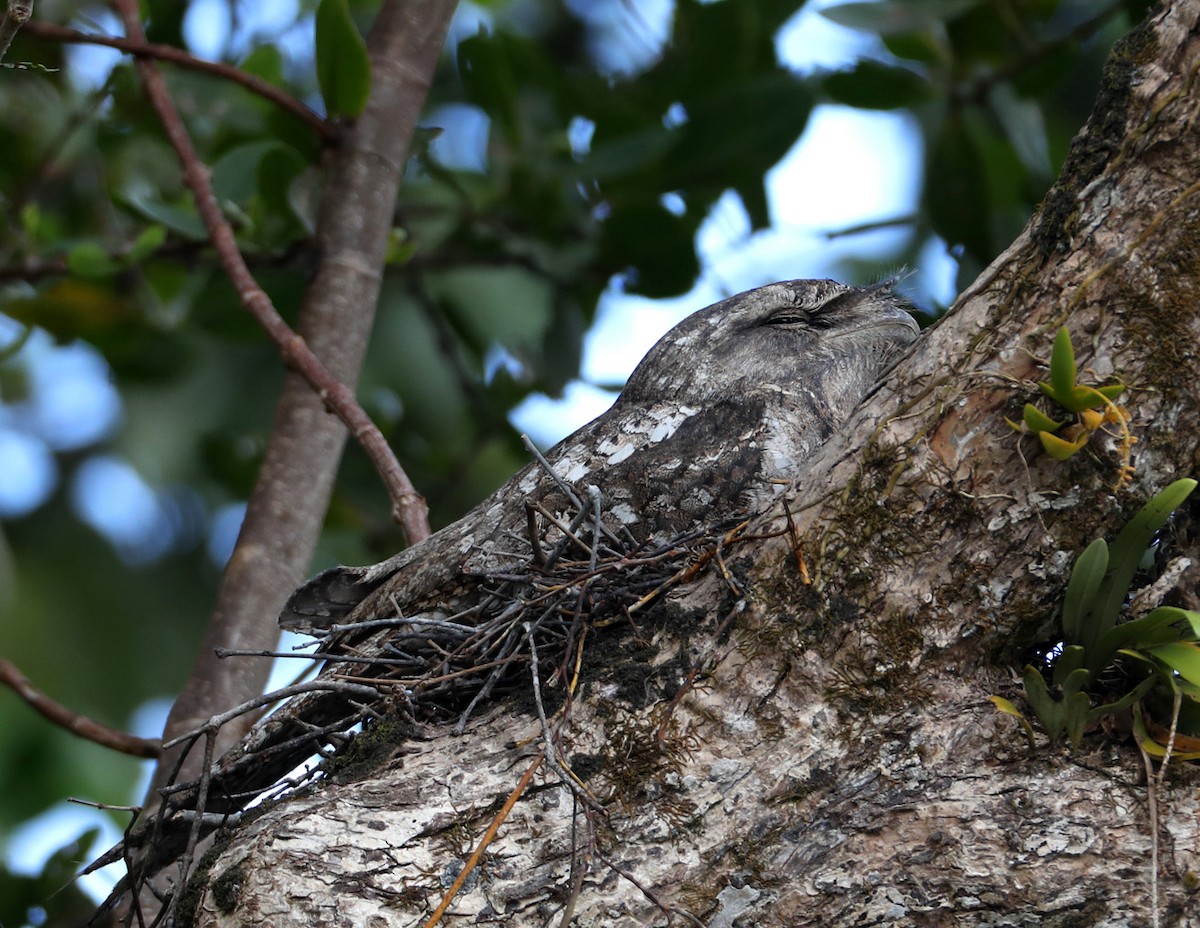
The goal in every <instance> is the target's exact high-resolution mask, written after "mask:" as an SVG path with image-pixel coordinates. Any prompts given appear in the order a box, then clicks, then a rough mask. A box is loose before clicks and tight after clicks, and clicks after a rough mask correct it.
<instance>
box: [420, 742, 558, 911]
mask: <svg viewBox="0 0 1200 928" xmlns="http://www.w3.org/2000/svg"><path fill="white" fill-rule="evenodd" d="M543 757H544V755H542V754H539V755H538V756H537V757H535V758H534V759H533V763H532V764H530V765H529V769H527V770H526V771H525V773H523V774H522V775H521V779H520V780H519V781H518V782H517V785H516V786H515V787H513V791H512V792H511V793H509V794H508V798H507V799H506V800H504V805H502V806H501V807H500V811H499V812H497V813H496V814H495V816H493V818H492V820H491V822H490V823H489V824H488V827H487V830H486V831H485V832H484V833H483V837H482V838H480V839H479V844H478V846H477V847H476V848H475V850H474V851H473V852H472V854H471V856H470V857H468V858H467V862H466V863H465V864H464V865H463V868H462V869H461V870H460V871H458V876H457V877H455V879H454V882H453V883H451V884H450V888H449V889H448V890H446V895H444V896H443V897H442V901H441V902H440V903H438V907H437V908H436V909H434V910H433V914H432V915H431V916H429V921H427V922H426V923H425V928H434V926H435V925H437V923H438V922H440V921H441V920H442V916H443V915H445V914H446V910H447V909H448V908H450V903H451V902H453V901H454V897H455V896H457V895H458V891H459V890H460V889H462V888H463V884H464V883H466V882H467V877H468V876H470V875H471V871H473V870H474V869H475V867H476V866H478V864H479V860H480V858H482V857H483V852H484V851H485V850H486V849H487V846H488V845H489V844H491V843H492V840H493V839H494V838H495V837H496V832H498V831H499V830H500V826H501V825H503V824H504V820H505V819H506V818H508V813H509V812H511V811H512V808H513V806H515V805H516V804H517V800H518V799H520V798H521V794H522V793H524V792H525V789H526V788H527V787H528V786H529V783H530V781H531V780H532V779H533V775H534V774H535V773H537V769H538V767H540V766H541V765H542V759H543Z"/></svg>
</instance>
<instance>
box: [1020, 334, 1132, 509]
mask: <svg viewBox="0 0 1200 928" xmlns="http://www.w3.org/2000/svg"><path fill="white" fill-rule="evenodd" d="M1078 378H1079V372H1078V369H1077V368H1076V365H1075V348H1074V346H1073V345H1072V344H1071V333H1070V332H1069V331H1067V329H1066V327H1065V326H1064V327H1063V328H1061V329H1059V331H1058V335H1057V337H1055V339H1054V348H1053V350H1052V351H1051V353H1050V379H1049V380H1047V381H1042V382H1040V383H1039V384H1038V386H1039V387H1040V388H1041V391H1042V393H1043V394H1045V395H1046V396H1047V397H1048V398H1049V399H1051V400H1052V401H1053V402H1054V403H1056V404H1057V405H1058V406H1059V407H1061V408H1062V409H1063V410H1064V411H1065V412H1067V413H1070V414H1071V415H1072V416H1073V418H1070V419H1063V420H1062V421H1059V420H1058V419H1055V418H1054V417H1052V416H1051V415H1050V414H1048V413H1046V412H1043V411H1042V410H1040V409H1038V407H1037V406H1035V405H1033V403H1026V404H1025V408H1024V410H1023V412H1022V417H1021V418H1022V421H1021V422H1013V421H1012V420H1011V419H1006V420H1005V421H1006V422H1007V423H1008V424H1009V425H1010V426H1012V427H1013V428H1014V429H1016V430H1017V431H1018V432H1021V433H1023V434H1024V433H1026V432H1028V433H1031V434H1033V435H1036V436H1037V437H1038V441H1040V442H1041V444H1042V448H1043V449H1044V450H1045V452H1046V453H1047V454H1048V455H1050V456H1051V457H1052V458H1054V459H1055V460H1056V461H1065V460H1066V459H1067V458H1069V457H1071V456H1072V455H1074V454H1075V453H1076V452H1078V451H1079V450H1080V449H1081V448H1083V446H1084V445H1086V444H1087V442H1088V439H1089V438H1091V437H1092V435H1093V434H1094V433H1095V432H1097V431H1099V430H1100V429H1102V428H1103V427H1104V426H1105V425H1110V424H1111V425H1116V426H1117V427H1118V429H1119V430H1120V434H1119V438H1118V444H1117V450H1118V452H1119V453H1120V455H1121V473H1120V476H1119V477H1118V480H1117V483H1118V489H1120V488H1121V487H1124V486H1125V485H1126V484H1127V483H1128V482H1129V480H1130V478H1131V477H1132V475H1133V467H1132V465H1131V463H1130V460H1131V458H1132V455H1133V445H1134V443H1135V442H1136V439H1135V438H1134V437H1133V436H1132V435H1130V433H1129V413H1128V411H1127V410H1125V409H1124V408H1123V407H1121V406H1118V405H1117V404H1116V403H1115V402H1114V400H1116V398H1117V397H1118V396H1120V395H1121V394H1122V393H1123V392H1124V391H1125V385H1124V384H1122V383H1114V384H1107V385H1105V386H1095V385H1092V384H1081V383H1079V381H1078Z"/></svg>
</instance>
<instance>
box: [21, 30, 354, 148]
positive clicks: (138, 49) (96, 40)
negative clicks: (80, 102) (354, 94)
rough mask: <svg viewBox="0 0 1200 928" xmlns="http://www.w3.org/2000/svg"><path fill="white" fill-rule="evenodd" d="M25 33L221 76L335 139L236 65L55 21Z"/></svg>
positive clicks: (293, 102)
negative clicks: (74, 27)
mask: <svg viewBox="0 0 1200 928" xmlns="http://www.w3.org/2000/svg"><path fill="white" fill-rule="evenodd" d="M25 32H26V34H27V35H31V36H33V37H34V38H38V39H44V40H45V41H47V42H63V43H67V44H73V45H103V46H105V47H106V48H115V49H118V50H120V51H123V52H128V53H129V54H131V55H139V56H143V57H147V58H156V59H158V60H159V61H169V62H171V63H172V64H177V65H179V66H180V67H181V68H188V69H190V70H192V71H199V72H200V73H202V74H211V75H213V76H214V77H219V78H222V79H223V80H227V81H231V82H232V83H234V84H237V85H239V86H241V87H245V88H246V89H247V90H248V91H250V92H251V93H253V94H257V95H258V96H260V97H262V98H263V99H264V100H270V101H271V102H272V103H274V104H275V105H276V106H278V107H279V108H280V109H282V110H286V111H287V112H289V113H291V114H292V115H293V116H295V117H296V118H297V119H299V120H301V121H302V122H304V123H306V124H307V125H308V127H309V128H310V129H312V130H313V132H315V133H316V134H317V135H318V136H319V137H320V138H322V139H324V140H326V141H333V139H334V138H335V131H334V129H333V127H332V126H330V125H329V123H327V122H326V121H325V120H324V119H322V118H321V116H320V115H318V114H317V113H315V112H313V111H312V110H310V109H309V108H308V107H307V106H305V105H304V104H303V103H301V102H300V101H299V100H297V99H296V98H295V97H293V96H292V95H291V94H289V93H287V92H286V91H284V90H281V89H280V88H278V87H276V86H275V85H274V84H271V83H268V82H267V81H265V80H263V79H262V78H261V77H257V76H255V75H253V74H247V73H246V72H245V71H243V70H241V69H240V68H235V67H234V66H233V65H228V64H223V63H222V62H219V61H205V60H204V59H203V58H196V57H195V56H194V55H189V54H188V53H187V52H185V51H184V50H183V49H181V48H176V47H175V46H174V45H162V44H160V43H158V42H138V41H135V40H133V39H128V38H124V39H123V38H120V37H118V36H109V35H93V34H92V33H88V32H80V31H79V30H78V29H69V28H67V27H66V26H59V25H56V24H55V23H46V22H32V23H30V24H29V25H28V26H26V28H25Z"/></svg>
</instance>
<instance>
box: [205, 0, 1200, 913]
mask: <svg viewBox="0 0 1200 928" xmlns="http://www.w3.org/2000/svg"><path fill="white" fill-rule="evenodd" d="M1198 20H1200V0H1177V2H1174V3H1170V4H1164V5H1163V6H1162V7H1160V8H1159V9H1158V10H1156V11H1155V12H1154V13H1152V15H1151V18H1150V19H1149V20H1148V21H1147V22H1146V23H1145V24H1143V26H1142V27H1140V28H1139V29H1138V30H1136V31H1135V32H1134V33H1132V34H1131V35H1130V36H1129V37H1127V38H1126V39H1125V40H1123V41H1122V42H1121V43H1120V44H1119V45H1118V47H1117V48H1116V49H1115V50H1114V54H1113V58H1112V60H1111V62H1110V64H1109V66H1108V68H1107V71H1106V75H1105V79H1104V83H1103V87H1102V90H1101V94H1100V97H1099V99H1098V101H1097V104H1096V107H1095V110H1094V114H1093V117H1092V119H1091V120H1090V121H1089V123H1088V125H1087V126H1086V127H1085V129H1084V130H1083V131H1082V132H1081V134H1080V135H1079V137H1078V138H1077V139H1076V141H1075V143H1074V145H1073V147H1072V150H1071V153H1070V156H1069V158H1068V161H1067V164H1066V166H1065V168H1064V171H1063V174H1062V177H1061V179H1060V181H1059V182H1058V184H1057V185H1056V186H1055V187H1054V189H1053V190H1052V191H1051V192H1050V194H1049V195H1048V196H1047V198H1046V200H1045V202H1044V203H1043V205H1042V207H1041V208H1040V209H1039V211H1038V213H1037V214H1036V215H1035V216H1034V217H1033V219H1032V220H1031V221H1030V223H1029V225H1028V226H1027V227H1026V229H1025V231H1024V232H1023V233H1022V235H1021V236H1020V237H1019V238H1018V239H1017V241H1016V242H1014V243H1013V245H1012V246H1011V247H1010V248H1009V249H1008V250H1007V251H1006V252H1005V253H1004V254H1003V255H1001V256H1000V258H998V259H997V260H996V261H995V262H994V263H993V265H992V266H991V267H990V268H989V269H988V270H987V271H986V272H985V273H984V275H983V276H982V277H981V278H980V279H979V280H978V281H976V282H975V284H974V285H973V286H972V287H971V288H970V289H969V290H968V291H967V292H966V293H964V294H963V295H962V297H961V298H960V299H959V300H958V302H957V303H956V305H955V307H954V309H953V311H952V312H951V313H950V314H949V315H948V316H947V317H946V318H945V319H943V320H942V321H941V322H939V323H938V324H937V325H936V326H935V327H934V328H933V329H932V330H931V331H929V332H928V333H927V334H926V335H924V336H923V337H922V338H921V339H920V340H919V341H918V343H917V345H916V347H915V348H914V349H913V350H912V351H911V352H910V354H909V355H908V356H907V357H906V358H905V359H904V360H903V361H902V362H901V364H900V366H899V367H897V368H896V369H894V370H893V372H892V373H891V374H890V375H889V377H888V379H887V383H886V384H885V385H884V386H883V387H882V388H881V389H880V390H879V391H878V392H877V393H876V394H875V395H874V396H873V397H872V398H871V399H870V400H868V402H867V403H866V404H865V405H864V406H863V407H862V408H860V410H859V411H858V413H857V414H856V415H855V417H854V418H853V419H852V421H851V422H850V423H849V424H848V426H847V427H846V428H844V429H843V430H841V431H840V432H839V433H838V434H837V435H836V436H835V437H834V438H833V439H832V440H831V441H830V442H829V443H828V444H827V445H826V446H825V447H824V448H823V449H822V451H821V453H820V454H819V455H818V456H817V457H816V458H815V459H814V460H813V461H812V462H811V466H810V467H809V468H808V469H807V470H806V471H805V472H804V473H803V474H802V475H799V476H798V480H797V482H796V485H795V486H794V488H793V490H792V491H791V492H790V494H789V496H788V505H787V508H786V510H785V509H783V508H782V507H780V508H778V509H777V510H775V511H774V512H770V513H767V514H765V515H764V516H762V517H761V518H760V520H759V522H758V523H757V525H756V526H755V530H754V531H752V532H751V536H752V537H759V538H760V540H758V541H749V542H745V543H744V544H743V545H741V546H739V547H738V548H737V550H736V553H735V554H731V555H730V568H731V570H732V572H733V575H734V576H739V575H740V576H741V577H742V582H741V584H740V585H736V586H735V585H733V584H731V583H730V582H729V581H728V580H726V579H724V578H722V576H721V575H720V573H719V572H717V571H710V572H709V573H708V574H705V575H704V577H703V579H701V580H699V581H698V582H696V583H694V584H692V585H691V586H690V587H688V588H687V589H686V590H685V591H684V592H682V593H680V594H678V595H677V596H676V597H675V598H674V601H673V602H672V603H671V608H668V609H664V610H662V611H661V612H660V613H659V614H658V618H657V620H656V621H654V622H649V621H648V622H646V623H645V624H643V626H642V627H641V629H640V637H635V636H633V635H627V636H626V637H624V638H621V639H618V642H617V644H616V645H615V646H613V645H610V646H608V647H606V648H605V649H603V652H600V651H599V650H592V651H588V652H586V653H585V658H584V660H585V663H586V664H587V671H586V673H585V682H584V683H583V684H582V685H581V688H580V690H579V693H578V694H577V698H576V700H575V702H574V704H573V706H572V708H571V712H570V716H569V720H568V721H567V722H566V723H565V725H564V727H563V729H562V733H561V736H560V743H559V751H558V756H559V757H561V759H562V761H563V762H564V763H565V764H568V765H570V766H571V768H572V769H573V770H574V771H575V773H576V774H577V775H578V777H579V778H580V781H581V782H582V784H583V787H582V788H581V787H579V786H576V788H575V789H574V790H572V789H571V788H568V786H567V785H564V780H563V778H562V776H561V775H560V773H559V772H558V771H557V770H556V768H555V766H554V765H553V764H546V763H544V764H543V765H542V766H541V768H540V770H539V772H538V774H537V776H536V777H535V778H534V780H533V783H532V785H531V786H530V787H529V788H528V789H527V790H526V791H525V792H524V793H523V794H522V795H521V797H520V800H519V801H518V802H517V803H516V805H515V807H514V808H513V810H512V812H511V813H510V814H509V815H508V817H507V819H506V820H505V821H504V823H503V825H502V827H501V828H500V831H499V836H498V837H497V839H496V840H495V841H494V842H493V843H492V844H491V845H490V846H489V848H488V850H487V852H486V854H485V855H484V857H483V859H482V861H481V863H480V865H479V866H478V867H477V868H476V869H475V870H474V872H473V873H472V875H471V877H470V878H469V879H468V880H467V883H466V886H465V887H464V888H463V890H462V892H460V893H459V894H458V895H457V896H456V898H455V899H454V902H453V904H452V905H451V907H450V910H449V913H448V914H447V915H446V916H444V917H443V919H442V921H441V924H443V925H466V924H476V923H487V924H503V925H511V926H535V925H536V926H544V925H559V924H563V925H566V924H575V925H589V926H597V928H617V926H622V928H623V926H638V925H651V924H659V925H661V924H675V925H706V926H710V928H715V926H721V928H731V926H734V925H735V924H736V925H756V926H769V925H780V926H783V925H786V926H800V925H822V926H841V925H846V926H849V925H863V924H889V925H921V926H931V925H932V926H939V925H947V926H949V925H955V926H959V925H1027V924H1039V925H1064V926H1065V925H1079V924H1087V925H1109V926H1114V928H1115V926H1128V925H1151V924H1154V925H1158V924H1162V925H1186V926H1197V925H1200V893H1198V891H1197V885H1198V883H1200V793H1198V791H1197V782H1198V778H1197V776H1196V774H1195V772H1194V770H1192V769H1188V768H1187V767H1186V765H1182V764H1178V763H1175V764H1173V765H1172V767H1171V769H1170V771H1169V772H1168V775H1167V777H1166V778H1165V782H1164V784H1163V788H1162V789H1161V790H1158V791H1157V793H1156V798H1157V829H1155V828H1153V827H1152V824H1151V817H1150V813H1149V799H1150V796H1149V792H1148V788H1147V785H1146V783H1145V777H1144V774H1143V767H1142V761H1141V759H1140V757H1139V755H1138V752H1137V750H1136V748H1135V747H1134V746H1132V744H1130V743H1128V742H1126V741H1122V740H1120V739H1119V738H1117V737H1110V736H1109V735H1107V734H1104V733H1101V732H1094V733H1091V734H1089V735H1088V736H1087V737H1086V738H1085V740H1084V743H1083V745H1082V746H1081V747H1080V748H1079V749H1078V750H1076V751H1074V752H1071V751H1070V750H1069V749H1068V748H1067V747H1065V746H1064V745H1062V744H1057V745H1051V746H1046V745H1045V739H1044V738H1041V739H1039V747H1038V748H1037V749H1036V750H1031V749H1030V748H1029V746H1028V745H1027V743H1026V742H1025V740H1024V738H1023V736H1022V735H1021V733H1020V731H1019V729H1018V728H1017V726H1016V725H1015V723H1014V722H1013V720H1012V719H1011V718H1010V717H1008V716H1003V715H1000V714H998V713H997V712H995V710H994V709H993V708H992V706H991V704H990V703H989V702H988V699H987V697H988V696H989V695H990V694H993V693H1004V694H1007V695H1008V696H1010V697H1011V698H1013V699H1014V700H1019V699H1020V690H1019V687H1018V686H1016V680H1017V672H1018V670H1019V667H1020V665H1021V663H1023V659H1024V658H1023V652H1025V651H1026V650H1027V649H1029V648H1030V647H1031V646H1032V645H1034V644H1035V643H1038V642H1039V641H1042V642H1044V643H1051V642H1050V639H1049V638H1048V637H1047V630H1048V629H1051V628H1053V622H1054V619H1055V614H1056V609H1057V608H1058V604H1059V603H1060V602H1061V599H1062V595H1063V589H1064V586H1065V581H1066V577H1067V574H1068V572H1069V570H1070V566H1071V564H1072V562H1073V561H1074V558H1075V556H1076V555H1077V554H1078V553H1079V551H1080V550H1081V549H1082V548H1083V547H1084V546H1085V545H1086V544H1087V543H1088V542H1089V541H1091V540H1092V539H1093V538H1096V537H1105V536H1106V537H1110V538H1111V537H1112V536H1113V535H1114V534H1115V530H1116V528H1118V527H1119V526H1120V525H1122V524H1124V522H1125V521H1126V520H1127V518H1128V517H1129V515H1130V514H1132V512H1133V511H1135V510H1136V509H1137V508H1138V506H1140V505H1141V503H1142V502H1144V501H1145V500H1146V499H1147V498H1148V497H1149V496H1150V495H1152V494H1153V492H1155V491H1156V490H1158V489H1160V488H1161V487H1163V486H1165V485H1166V484H1167V483H1169V482H1171V481H1172V480H1174V479H1176V478H1179V477H1183V476H1187V475H1189V474H1192V473H1194V471H1195V470H1196V468H1197V449H1198V447H1200V377H1197V376H1196V370H1195V365H1196V358H1197V357H1198V356H1200V311H1198V308H1200V234H1198V230H1200V182H1198V181H1197V180H1196V179H1197V178H1200V132H1198V131H1197V116H1198V109H1200V102H1198V101H1200V93H1198V92H1197V73H1198V71H1200V22H1198ZM1064 324H1065V325H1067V326H1068V327H1069V329H1070V331H1071V333H1072V335H1073V337H1074V342H1075V345H1076V352H1077V355H1078V357H1079V360H1080V368H1081V369H1083V368H1085V367H1086V368H1090V369H1091V370H1092V371H1093V372H1094V374H1092V373H1089V374H1087V375H1085V379H1087V380H1088V382H1091V380H1092V378H1093V376H1094V379H1095V381H1096V382H1103V381H1104V380H1105V378H1107V377H1109V376H1110V375H1115V376H1118V377H1120V378H1121V379H1122V380H1123V381H1124V382H1125V383H1127V384H1128V385H1129V387H1130V388H1129V390H1128V391H1127V394H1126V396H1124V397H1122V400H1123V402H1125V404H1126V406H1127V408H1128V410H1129V412H1130V414H1131V419H1130V429H1131V431H1132V432H1133V434H1134V436H1135V437H1136V438H1137V445H1136V451H1137V455H1136V458H1135V461H1134V464H1135V471H1134V473H1133V476H1132V481H1131V482H1129V483H1128V484H1127V485H1125V486H1123V488H1122V489H1120V490H1116V489H1114V487H1116V486H1117V485H1118V484H1119V483H1122V481H1121V480H1120V465H1121V459H1120V454H1119V453H1118V447H1117V442H1116V440H1115V439H1111V438H1110V439H1109V440H1107V441H1097V440H1096V439H1093V446H1094V447H1093V448H1092V450H1090V451H1086V452H1084V453H1081V454H1078V455H1076V456H1075V457H1073V458H1071V459H1070V460H1068V461H1065V462H1059V461H1055V460H1052V459H1050V458H1048V457H1047V456H1046V455H1044V454H1043V453H1042V452H1041V451H1040V450H1039V449H1037V448H1036V447H1035V444H1036V443H1034V442H1031V441H1030V440H1029V439H1028V438H1025V439H1021V438H1019V437H1018V436H1017V435H1016V434H1015V433H1014V432H1013V431H1012V430H1011V429H1010V428H1009V427H1008V426H1007V425H1006V424H1005V421H1004V417H1005V416H1008V417H1010V418H1019V415H1020V409H1021V406H1022V404H1023V403H1024V402H1026V401H1029V400H1032V399H1034V397H1035V395H1036V394H1037V388H1036V386H1035V381H1037V380H1042V379H1045V376H1046V375H1045V368H1044V366H1043V365H1042V364H1041V363H1040V362H1039V361H1038V358H1046V357H1048V355H1049V352H1050V346H1051V344H1052V342H1053V339H1054V335H1055V333H1056V332H1057V330H1058V328H1059V327H1060V326H1062V325H1064ZM768 536H770V537H768ZM1197 545H1198V543H1197V542H1194V541H1189V540H1188V539H1187V538H1184V539H1182V540H1181V541H1179V543H1178V545H1177V546H1176V548H1175V549H1174V550H1173V551H1172V552H1171V553H1172V554H1181V555H1191V557H1192V559H1193V560H1192V563H1193V564H1200V549H1198V550H1192V549H1193V548H1197ZM1180 563H1182V562H1180ZM1185 566H1186V565H1185ZM802 568H803V569H802ZM1195 580H1196V576H1195V570H1194V568H1193V569H1191V570H1190V571H1184V579H1183V581H1182V583H1181V591H1180V593H1179V595H1181V596H1184V597H1186V596H1188V595H1192V593H1193V591H1194V588H1195ZM701 671H702V672H701ZM425 734H426V737H425V738H424V740H414V739H412V738H398V739H396V741H395V742H394V743H392V744H390V745H389V744H387V743H386V742H384V741H382V740H381V739H379V738H377V739H376V742H375V744H376V747H377V748H378V747H380V745H381V744H382V751H381V752H379V751H377V761H378V765H377V766H376V767H375V768H374V769H372V770H370V771H369V772H367V773H366V774H365V775H363V774H362V773H361V772H360V773H359V774H351V773H350V772H346V773H344V774H342V775H340V776H336V775H335V776H333V777H331V778H329V779H327V780H325V781H324V782H323V783H322V784H320V785H319V786H318V787H317V788H313V789H310V790H308V791H305V792H302V793H300V794H298V795H295V796H293V797H291V798H289V799H287V800H285V801H282V802H280V803H278V804H276V805H274V806H273V807H271V808H269V809H267V810H266V811H265V812H263V813H262V814H261V815H260V816H259V817H257V818H255V819H253V821H246V822H243V824H241V825H240V826H238V828H236V829H235V830H233V831H232V833H230V834H228V835H226V836H225V840H224V842H223V844H222V845H221V847H220V849H219V851H218V852H217V853H216V854H215V855H214V856H213V857H212V858H210V860H209V861H208V862H207V866H206V868H205V869H204V871H203V873H202V874H200V875H199V880H198V884H197V885H196V886H195V887H194V889H195V890H196V892H195V894H194V896H193V899H194V900H195V919H196V923H197V924H202V925H233V924H247V923H267V924H272V925H292V924H295V925H304V926H309V925H333V924H347V923H349V924H379V925H383V924H389V925H406V926H407V925H424V924H426V920H427V919H428V917H429V915H430V913H431V912H432V910H433V909H434V907H435V906H436V905H437V904H438V902H439V900H440V899H441V898H442V896H443V895H444V893H445V892H446V889H447V887H448V886H449V884H450V883H451V881H452V880H453V878H454V876H455V875H456V874H457V873H458V871H459V870H460V869H461V868H462V867H463V864H464V861H465V860H466V859H467V856H468V855H469V854H470V852H471V850H472V849H473V848H474V847H475V845H476V843H477V842H478V840H479V837H480V835H481V833H482V832H483V830H484V829H485V828H486V826H487V825H488V823H489V822H490V821H491V820H492V819H493V817H494V816H495V814H496V810H497V808H498V807H499V805H500V802H501V801H502V799H503V797H505V796H508V795H509V793H510V792H511V791H512V789H513V786H514V785H515V784H516V783H517V781H518V780H519V779H520V777H521V775H522V772H523V771H525V770H526V769H527V768H528V767H529V765H530V764H531V762H532V761H533V759H534V757H535V756H536V755H537V754H538V752H539V750H541V749H542V746H543V726H542V724H541V722H539V720H538V719H537V717H536V716H534V715H532V714H529V713H525V712H522V711H520V710H516V709H514V708H513V707H512V706H511V705H498V706H495V707H493V709H492V710H491V712H490V714H489V715H487V716H486V717H483V718H480V719H479V720H478V721H477V722H476V723H474V724H473V725H472V726H471V727H469V728H468V730H467V732H466V734H465V735H464V736H463V737H460V738H456V737H453V736H451V735H450V734H449V733H448V732H443V731H431V732H427V733H425ZM584 790H586V793H587V794H588V795H590V798H584ZM1155 845H1156V846H1157V870H1155V869H1154V868H1153V866H1152V850H1153V848H1154V846H1155ZM572 919H573V920H572Z"/></svg>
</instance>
